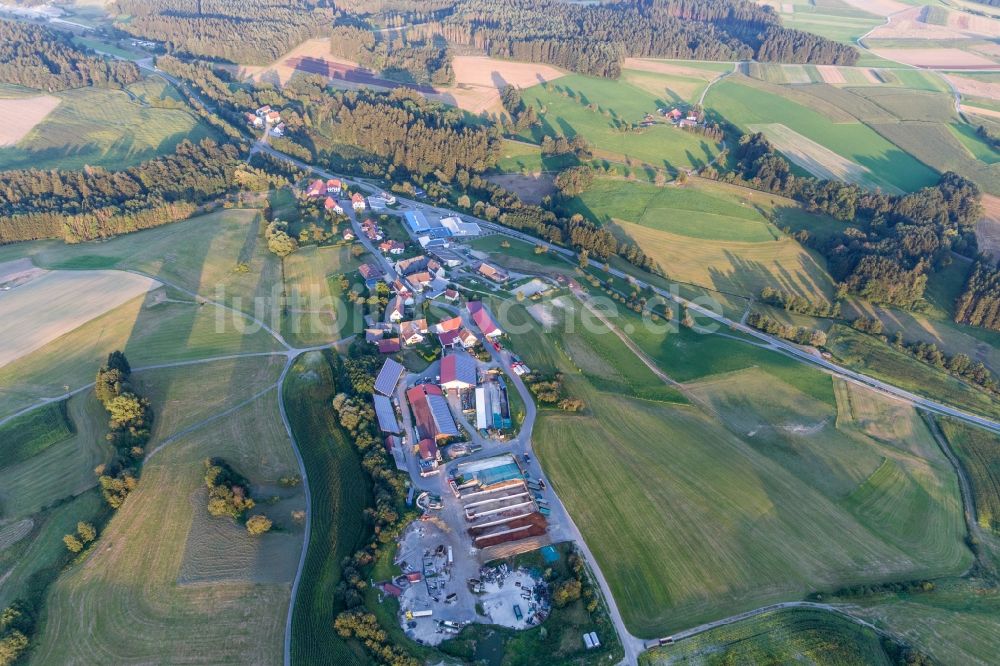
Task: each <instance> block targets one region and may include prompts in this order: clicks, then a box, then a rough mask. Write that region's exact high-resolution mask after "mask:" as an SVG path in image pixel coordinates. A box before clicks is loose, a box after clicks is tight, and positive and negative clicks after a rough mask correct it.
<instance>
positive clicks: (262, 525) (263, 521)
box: [247, 513, 272, 536]
mask: <svg viewBox="0 0 1000 666" xmlns="http://www.w3.org/2000/svg"><path fill="white" fill-rule="evenodd" d="M271 525H272V523H271V519H270V518H268V517H267V516H265V515H264V514H262V513H258V514H257V515H254V516H250V518H249V519H248V520H247V532H249V533H250V534H252V535H254V536H257V535H259V534H263V533H264V532H267V531H268V530H270V529H271Z"/></svg>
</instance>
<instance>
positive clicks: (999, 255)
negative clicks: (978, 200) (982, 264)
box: [976, 194, 1000, 259]
mask: <svg viewBox="0 0 1000 666" xmlns="http://www.w3.org/2000/svg"><path fill="white" fill-rule="evenodd" d="M983 209H984V210H985V215H984V216H983V219H981V220H980V221H979V223H978V224H977V225H976V241H977V242H978V243H979V249H980V250H982V251H983V252H986V253H987V254H989V255H990V256H992V257H993V258H994V259H1000V197H995V196H993V195H992V194H984V195H983Z"/></svg>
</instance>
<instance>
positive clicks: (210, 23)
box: [112, 0, 333, 65]
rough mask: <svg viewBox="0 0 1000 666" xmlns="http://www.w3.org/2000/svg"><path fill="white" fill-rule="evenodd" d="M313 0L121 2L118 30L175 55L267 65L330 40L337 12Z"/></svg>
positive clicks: (118, 3) (118, 1)
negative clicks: (307, 42) (321, 40)
mask: <svg viewBox="0 0 1000 666" xmlns="http://www.w3.org/2000/svg"><path fill="white" fill-rule="evenodd" d="M322 4H323V3H320V2H312V1H310V0H116V2H115V3H114V5H113V8H112V11H114V12H116V13H118V14H122V15H127V16H129V17H130V18H129V20H128V21H127V22H121V23H117V24H116V26H117V27H118V28H120V29H122V30H124V31H126V32H128V33H130V34H132V35H135V36H137V37H145V38H147V39H153V40H156V41H158V42H163V43H164V46H165V48H166V50H167V51H168V52H170V53H179V54H184V55H194V56H204V57H208V58H214V59H218V60H225V61H228V62H237V63H242V64H251V65H264V64H267V63H270V62H273V61H274V60H275V59H277V58H278V56H280V55H282V54H283V53H286V52H287V51H289V50H290V49H291V48H293V47H295V46H298V45H299V44H301V43H302V42H304V41H305V40H307V39H310V38H313V37H320V36H324V35H326V34H327V32H328V30H329V28H330V25H331V24H332V22H333V11H332V10H331V9H329V8H326V7H324V6H322Z"/></svg>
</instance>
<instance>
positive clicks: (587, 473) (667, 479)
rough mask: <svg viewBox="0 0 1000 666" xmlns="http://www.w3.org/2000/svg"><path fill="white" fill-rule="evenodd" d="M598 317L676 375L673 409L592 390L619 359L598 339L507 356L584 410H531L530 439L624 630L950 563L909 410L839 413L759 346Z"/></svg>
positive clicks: (956, 518) (925, 452)
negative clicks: (520, 357)
mask: <svg viewBox="0 0 1000 666" xmlns="http://www.w3.org/2000/svg"><path fill="white" fill-rule="evenodd" d="M615 324H616V325H617V326H620V327H623V328H625V330H629V329H628V328H627V327H628V326H629V325H630V324H631V325H633V327H634V328H635V332H634V333H633V334H632V337H633V338H634V339H636V340H637V341H641V342H640V345H641V346H642V348H643V349H644V350H645V351H647V353H649V354H650V356H653V357H654V358H655V359H656V360H657V361H661V367H662V368H663V369H664V370H665V371H666V372H667V373H668V374H670V375H672V376H673V377H674V378H675V379H680V380H682V381H685V382H687V383H686V386H685V389H684V390H685V392H686V393H687V397H688V398H689V399H690V404H689V405H688V406H683V405H676V404H669V403H665V402H660V401H650V400H648V399H641V393H639V392H637V391H635V390H634V387H630V386H629V385H628V384H625V383H621V384H619V385H617V386H613V385H605V386H606V387H607V388H608V389H609V390H603V389H604V386H602V384H601V382H600V381H597V382H595V381H594V380H593V379H592V377H594V376H597V377H603V376H604V375H605V374H606V373H608V371H609V369H618V368H620V369H622V371H624V370H625V369H627V368H631V367H632V363H633V362H634V361H635V360H636V359H635V358H634V355H633V354H631V352H629V351H628V350H627V349H626V348H625V347H624V346H623V345H622V346H619V345H616V344H615V340H614V339H612V337H611V336H610V335H609V334H607V333H604V334H602V333H601V332H600V331H590V332H587V333H583V334H581V333H579V332H574V333H572V334H569V335H566V334H563V335H562V336H561V338H562V340H563V341H562V343H561V345H560V347H559V348H557V349H554V350H553V351H551V352H546V355H540V353H539V352H537V351H533V350H531V348H532V347H533V345H532V344H527V345H525V346H524V349H525V351H524V355H525V356H526V357H527V358H526V359H525V360H526V361H527V362H528V363H529V364H531V363H537V364H545V363H551V364H554V365H555V366H556V368H558V369H562V370H563V372H564V373H565V383H566V387H567V392H568V394H570V395H572V396H574V397H579V398H581V399H583V400H584V402H585V403H586V405H587V409H586V411H585V413H584V414H576V415H567V414H563V413H559V412H555V411H549V410H542V412H541V413H540V416H539V421H538V423H537V425H536V429H535V446H536V451H537V453H538V455H539V458H540V460H541V461H542V463H543V465H544V466H545V468H546V471H547V473H548V474H549V476H550V478H551V480H552V482H553V484H554V486H555V489H556V491H557V492H559V494H560V497H561V498H562V499H563V501H564V502H565V503H566V505H567V508H568V509H569V510H570V512H571V513H572V514H573V516H574V520H575V521H576V522H577V524H578V525H579V526H580V529H581V530H582V531H583V534H584V537H585V538H586V539H587V542H588V544H589V545H590V547H591V549H592V550H593V551H594V553H595V556H596V557H597V559H598V561H599V563H600V564H601V567H602V571H603V572H604V574H605V576H607V578H608V580H609V583H610V585H611V588H612V591H613V593H614V595H615V598H616V599H617V601H618V603H619V606H620V607H621V608H622V612H623V614H624V616H625V620H626V623H627V624H628V626H629V628H630V630H631V631H633V632H634V633H636V634H638V635H640V636H652V635H662V634H663V633H664V632H669V631H671V630H674V629H678V628H681V627H686V626H691V625H693V624H696V623H698V622H701V621H707V620H711V619H716V618H718V617H722V616H726V615H729V614H732V613H735V612H738V611H740V610H745V609H748V608H753V607H757V606H760V605H764V604H766V603H770V602H772V601H777V600H781V599H788V598H801V596H803V595H804V594H806V593H807V592H809V591H811V590H816V589H829V588H835V587H839V586H842V585H845V584H850V583H852V582H862V581H866V580H867V581H874V580H880V579H884V578H893V577H905V576H913V575H932V574H934V573H937V574H947V573H953V572H958V571H961V570H963V569H964V567H965V566H967V564H968V562H969V561H970V559H971V556H970V554H969V552H968V551H967V549H966V548H965V547H964V544H963V542H962V537H963V523H962V519H961V505H960V500H959V497H958V489H957V484H956V482H955V480H954V478H953V477H952V476H951V475H950V470H949V467H948V464H947V461H946V460H945V459H944V458H943V456H942V455H941V454H940V452H939V451H937V450H936V449H935V448H934V444H933V440H931V439H930V434H929V432H927V431H926V428H925V427H924V426H923V425H922V424H921V423H920V421H919V419H918V418H917V417H916V415H915V414H914V413H912V410H910V411H909V412H908V413H907V414H905V418H901V416H900V415H899V414H897V413H895V412H893V411H892V410H891V409H887V408H886V409H879V410H870V411H869V412H866V413H865V414H864V415H863V416H861V417H858V418H857V419H856V418H855V417H854V416H853V415H852V412H851V411H850V410H849V409H845V408H843V407H841V406H840V402H841V401H842V400H844V398H843V397H842V396H840V395H838V392H836V391H834V390H833V389H834V387H833V384H832V382H831V379H830V378H829V376H827V375H824V374H822V373H820V372H818V371H815V370H811V369H809V368H807V367H805V366H802V365H801V364H797V363H795V362H794V361H791V360H789V359H785V358H784V357H781V356H779V355H777V354H774V353H772V352H767V351H764V350H760V349H756V348H754V347H753V346H750V345H746V344H745V343H741V342H737V341H735V340H731V339H728V338H723V337H720V336H717V335H699V334H698V333H695V332H691V331H687V330H686V329H682V330H683V331H685V332H684V333H681V332H676V333H652V332H650V331H648V330H645V329H643V330H639V326H637V325H636V324H637V321H635V320H634V319H633V318H630V317H625V316H623V317H619V318H618V319H616V320H615ZM560 330H562V329H560ZM540 339H542V338H540ZM657 340H659V344H657V343H656V341H657ZM515 350H516V351H518V352H519V353H520V352H521V351H522V350H521V348H519V347H517V345H516V342H515ZM727 351H730V352H731V353H726V352H727ZM609 352H610V353H611V354H614V356H608V353H609ZM630 356H631V358H629V357H630ZM529 359H530V360H529ZM540 367H544V365H540ZM614 376H615V375H614V374H611V375H609V377H610V378H611V379H612V380H613V378H614ZM612 384H613V382H612ZM630 389H631V390H630ZM637 396H638V397H637ZM864 399H866V398H863V400H864ZM889 419H892V420H891V421H890V420H889ZM873 423H874V424H877V425H873ZM900 424H909V425H908V427H907V428H904V427H903V426H902V425H900ZM896 427H898V428H900V431H899V432H898V433H896V434H891V435H889V439H885V440H882V439H877V438H876V436H875V433H876V432H877V433H878V434H879V436H885V435H886V434H887V433H890V432H891V429H892V428H896ZM654 517H655V518H654ZM928 525H933V526H934V527H932V528H928V527H927V526H928ZM609 535H610V536H609Z"/></svg>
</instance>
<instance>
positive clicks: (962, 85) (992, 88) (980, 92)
mask: <svg viewBox="0 0 1000 666" xmlns="http://www.w3.org/2000/svg"><path fill="white" fill-rule="evenodd" d="M944 78H946V79H947V80H948V81H949V82H950V83H951V85H953V86H955V89H956V90H958V92H960V93H962V94H963V95H970V96H972V97H985V98H987V99H995V100H997V101H1000V83H994V82H990V81H978V80H976V79H972V78H969V77H967V76H956V75H954V74H946V75H945V77H944Z"/></svg>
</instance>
